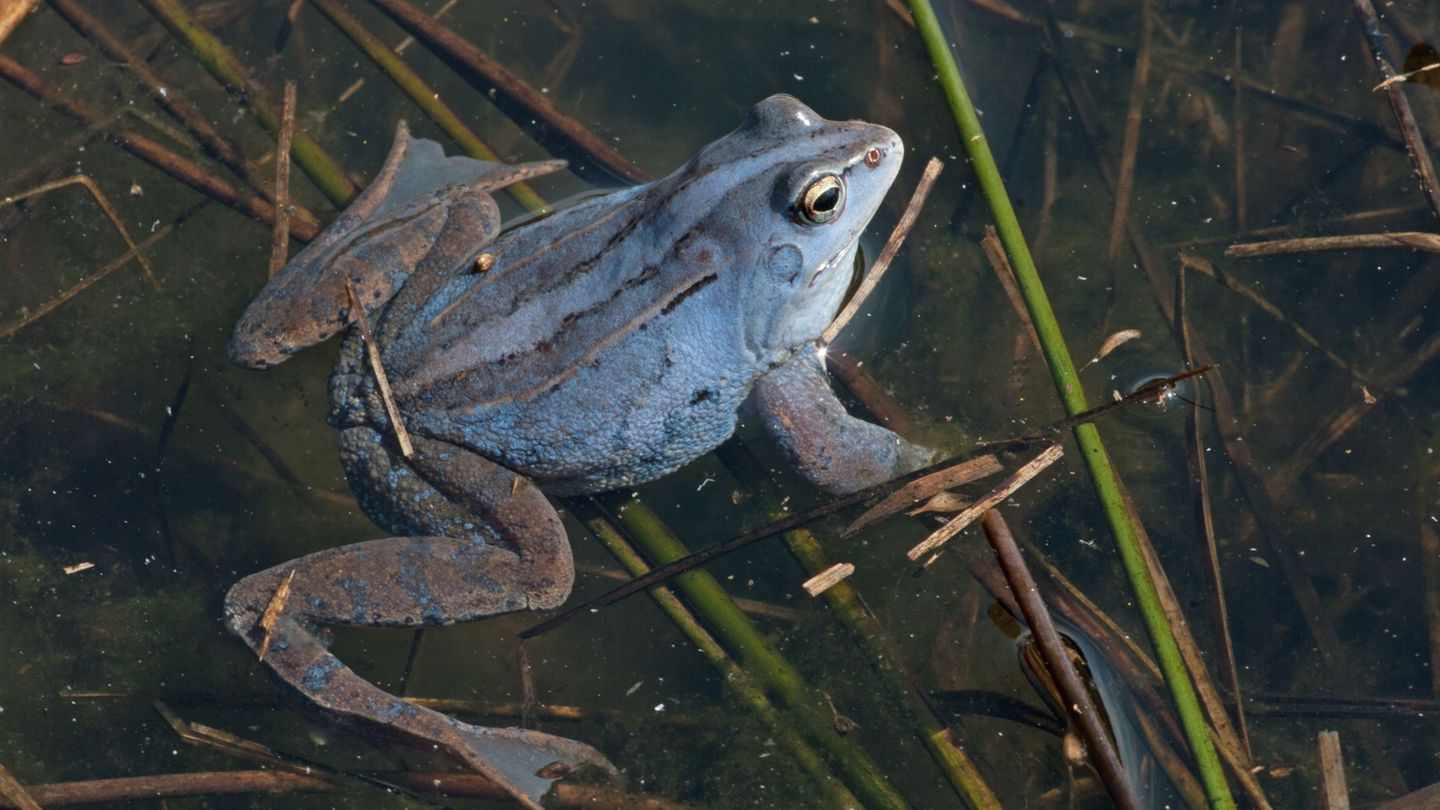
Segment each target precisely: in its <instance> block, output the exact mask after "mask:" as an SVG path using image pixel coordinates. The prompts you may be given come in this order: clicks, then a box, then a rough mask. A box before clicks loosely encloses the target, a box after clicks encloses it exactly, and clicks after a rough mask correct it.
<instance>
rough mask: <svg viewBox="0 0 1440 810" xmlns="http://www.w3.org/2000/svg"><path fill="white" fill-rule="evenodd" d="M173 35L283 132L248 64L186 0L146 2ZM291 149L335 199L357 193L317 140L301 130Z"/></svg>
mask: <svg viewBox="0 0 1440 810" xmlns="http://www.w3.org/2000/svg"><path fill="white" fill-rule="evenodd" d="M142 2H143V3H144V4H145V7H146V8H148V9H150V13H151V14H154V15H155V17H156V18H157V19H159V20H160V22H161V23H163V24H164V25H165V27H166V28H168V29H169V30H170V33H171V34H173V35H174V36H176V37H178V38H179V39H180V40H181V41H183V42H184V43H185V44H186V45H187V46H188V47H189V48H190V50H191V52H192V53H194V54H195V58H196V59H198V60H200V64H201V65H203V66H204V67H205V70H207V71H209V73H210V75H211V76H214V77H215V79H216V80H217V81H219V82H220V83H221V84H222V85H224V86H225V88H226V89H227V90H229V91H230V92H231V93H234V94H236V95H238V96H240V97H241V98H243V99H244V100H245V103H246V104H247V105H248V106H249V107H250V110H251V111H252V112H253V113H254V114H255V118H256V120H258V121H259V122H260V125H261V126H263V127H264V128H265V129H266V130H267V131H269V132H270V134H271V135H273V136H278V135H279V133H280V113H279V110H278V109H277V108H276V106H275V104H274V102H272V101H271V100H270V97H269V96H268V95H267V94H266V93H265V91H264V90H262V89H261V88H260V86H259V85H258V84H256V83H255V81H254V80H253V79H251V78H250V74H249V73H248V72H247V71H246V70H245V66H244V65H242V64H241V63H240V60H238V59H236V58H235V55H234V54H232V53H230V50H229V49H228V48H226V47H225V44H224V43H223V42H221V41H220V40H219V39H217V38H216V37H215V35H214V34H212V33H210V32H209V31H208V30H207V29H206V28H205V26H203V25H201V24H200V21H199V20H196V19H195V18H194V16H192V15H191V14H190V12H189V10H187V9H186V8H185V6H184V5H183V4H182V3H181V2H180V0H142ZM290 153H291V155H293V156H294V158H295V162H296V163H298V164H299V165H300V169H301V170H302V171H304V172H305V174H306V175H308V176H309V177H310V179H311V180H313V181H315V185H316V186H317V187H319V189H320V191H321V193H323V194H324V195H325V196H326V197H327V198H329V200H330V202H332V203H334V204H335V206H336V207H344V206H345V205H347V204H348V203H349V202H350V200H352V199H353V198H354V197H355V194H356V191H357V189H356V188H355V184H354V183H352V182H350V178H349V177H347V176H346V174H345V170H344V168H342V167H341V165H340V163H339V162H338V161H336V160H335V158H333V157H331V156H330V153H329V152H326V151H325V148H324V147H322V146H321V145H320V144H319V143H317V142H316V141H315V139H314V138H312V137H310V135H309V134H308V133H306V132H304V131H302V130H299V129H296V130H295V139H294V140H293V141H292V142H291V145H290Z"/></svg>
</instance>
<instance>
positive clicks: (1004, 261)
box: [980, 223, 1040, 351]
mask: <svg viewBox="0 0 1440 810" xmlns="http://www.w3.org/2000/svg"><path fill="white" fill-rule="evenodd" d="M980 249H981V250H983V251H984V252H985V258H986V259H987V260H989V262H990V269H991V270H993V271H995V278H996V279H997V280H998V281H999V282H1000V288H1001V289H1003V290H1004V291H1005V298H1006V300H1008V301H1009V302H1010V308H1011V309H1012V310H1014V311H1015V315H1016V317H1018V318H1019V319H1020V323H1022V324H1024V326H1025V333H1026V334H1028V335H1029V336H1030V342H1031V343H1032V344H1034V346H1035V349H1036V350H1037V351H1038V350H1039V349H1040V336H1039V335H1037V334H1035V324H1034V323H1033V322H1031V320H1030V310H1028V309H1026V308H1025V301H1024V299H1022V298H1021V297H1020V288H1019V287H1018V286H1016V284H1015V269H1014V268H1012V267H1011V266H1010V259H1009V258H1008V257H1007V256H1006V255H1005V248H1004V246H1002V245H1001V244H1000V237H999V236H997V235H996V234H995V226H994V225H991V224H988V223H987V224H986V225H985V236H984V238H982V239H981V240H980Z"/></svg>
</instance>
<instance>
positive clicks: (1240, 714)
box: [1175, 265, 1253, 759]
mask: <svg viewBox="0 0 1440 810" xmlns="http://www.w3.org/2000/svg"><path fill="white" fill-rule="evenodd" d="M1185 293H1186V287H1185V268H1184V266H1183V265H1182V266H1181V268H1180V271H1179V273H1178V274H1177V275H1176V278H1175V337H1176V342H1177V343H1179V344H1180V358H1181V362H1183V363H1184V364H1185V365H1187V366H1188V365H1190V364H1191V363H1194V362H1195V349H1194V344H1193V341H1192V340H1191V335H1190V322H1189V308H1188V301H1187V298H1186V294H1185ZM1200 420H1201V412H1200V409H1199V408H1190V409H1188V412H1187V413H1186V416H1185V451H1186V461H1187V466H1188V467H1189V469H1190V482H1191V485H1192V487H1193V488H1194V503H1195V517H1196V521H1197V523H1198V524H1199V525H1200V530H1201V539H1202V540H1203V542H1202V543H1201V546H1200V550H1201V558H1202V559H1203V560H1204V562H1205V566H1204V568H1205V576H1206V579H1207V580H1208V584H1209V586H1210V588H1209V590H1210V593H1209V600H1208V601H1209V604H1210V613H1211V615H1212V617H1213V618H1214V621H1215V634H1216V640H1217V641H1218V644H1217V647H1218V648H1219V650H1220V665H1221V667H1222V670H1223V671H1224V673H1225V679H1226V681H1227V684H1228V686H1229V687H1230V698H1231V701H1232V705H1233V707H1234V710H1235V726H1236V730H1237V733H1238V735H1239V742H1240V744H1241V745H1242V746H1243V749H1244V751H1243V752H1244V755H1245V758H1246V759H1252V758H1253V754H1252V753H1251V750H1250V731H1249V729H1248V727H1247V726H1246V724H1245V710H1244V705H1245V703H1244V700H1243V699H1242V697H1241V691H1240V673H1239V669H1238V668H1237V666H1236V664H1235V647H1234V643H1233V642H1232V640H1231V634H1230V610H1229V608H1228V607H1227V606H1226V601H1225V580H1224V577H1223V576H1222V575H1221V568H1220V544H1219V541H1218V540H1216V537H1215V518H1214V515H1213V513H1212V511H1211V508H1210V473H1209V468H1208V466H1207V465H1206V463H1205V446H1204V429H1203V427H1202V425H1201V421H1200Z"/></svg>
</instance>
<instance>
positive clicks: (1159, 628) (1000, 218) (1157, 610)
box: [909, 0, 1235, 810]
mask: <svg viewBox="0 0 1440 810" xmlns="http://www.w3.org/2000/svg"><path fill="white" fill-rule="evenodd" d="M909 2H910V11H911V13H912V14H913V15H914V17H915V23H916V27H917V28H918V29H919V31H920V36H921V38H922V39H923V40H924V41H925V46H926V48H927V50H929V52H930V58H931V61H932V62H933V63H934V65H935V67H936V71H937V73H938V74H939V81H940V84H941V86H942V88H943V89H944V92H945V96H946V99H947V100H948V101H949V102H950V108H951V111H952V112H953V113H954V115H955V123H956V125H957V126H958V127H959V130H960V140H961V142H962V143H963V144H964V146H965V150H966V152H967V154H968V155H969V156H970V160H971V163H972V164H973V165H974V167H975V173H976V175H977V178H978V180H979V183H980V188H981V190H982V192H983V193H984V195H985V200H986V202H987V203H988V204H989V206H990V210H991V213H992V214H993V216H994V219H995V224H996V227H997V229H998V230H999V233H1000V240H1001V242H1002V244H1004V246H1005V252H1006V254H1007V255H1009V257H1010V263H1011V264H1012V265H1013V266H1014V268H1015V276H1016V280H1017V281H1018V282H1019V284H1020V289H1021V294H1022V296H1023V297H1024V299H1025V306H1026V308H1027V309H1028V310H1029V311H1030V318H1031V320H1032V321H1033V322H1034V324H1035V331H1036V334H1037V335H1039V337H1040V343H1041V348H1042V351H1043V353H1044V356H1045V362H1046V365H1047V366H1049V368H1050V374H1051V377H1052V378H1053V379H1054V382H1055V388H1056V390H1057V391H1058V392H1059V395H1060V400H1061V402H1062V403H1063V404H1064V406H1065V410H1066V412H1067V413H1069V414H1071V415H1073V414H1077V413H1081V412H1082V411H1084V410H1086V407H1087V406H1086V403H1085V394H1084V391H1083V389H1082V388H1081V387H1080V380H1079V377H1078V376H1077V375H1076V372H1075V365H1074V362H1073V361H1072V360H1071V359H1070V352H1069V350H1068V349H1067V348H1066V346H1065V340H1064V337H1063V335H1062V334H1061V332H1060V325H1059V323H1058V322H1057V321H1056V320H1055V313H1054V310H1053V309H1051V307H1050V301H1049V299H1048V298H1047V297H1046V294H1045V288H1044V286H1043V284H1042V283H1041V281H1040V274H1039V272H1038V271H1037V270H1036V268H1035V262H1034V260H1033V259H1032V258H1031V256H1030V250H1029V248H1028V247H1027V245H1026V244H1025V238H1024V236H1023V235H1022V234H1021V231H1020V223H1019V221H1018V220H1017V219H1016V217H1015V210H1014V208H1013V207H1012V206H1011V204H1010V199H1009V196H1008V194H1007V193H1006V191H1005V185H1004V182H1003V181H1002V180H1001V178H1000V171H999V168H998V167H997V166H996V165H995V159H994V157H993V156H992V155H991V154H990V147H989V145H988V143H987V142H986V140H985V133H984V131H983V130H982V129H981V127H980V120H979V118H978V116H977V115H976V113H975V109H974V107H973V105H972V104H971V103H970V97H969V94H968V93H967V92H966V90H965V85H964V82H963V80H962V79H961V78H960V69H959V67H958V66H957V65H956V64H955V57H954V54H952V53H951V51H950V46H949V44H948V43H947V42H946V40H945V35H944V32H942V31H941V29H940V22H939V20H937V19H936V17H935V11H934V9H933V8H931V6H930V3H929V1H928V0H909ZM1074 434H1075V441H1076V443H1077V444H1078V445H1079V446H1080V451H1081V455H1082V456H1083V457H1084V459H1085V465H1086V467H1087V469H1088V470H1089V472H1090V478H1091V481H1092V483H1093V484H1094V486H1095V490H1096V494H1097V495H1098V496H1099V497H1100V501H1101V504H1102V505H1103V506H1104V508H1105V515H1106V518H1107V519H1108V521H1109V523H1110V530H1111V532H1112V533H1113V534H1114V536H1115V542H1116V546H1117V548H1118V550H1119V552H1120V559H1121V562H1122V563H1123V564H1124V566H1125V572H1126V575H1127V576H1128V577H1129V579H1130V586H1131V588H1132V589H1133V590H1134V592H1135V599H1136V602H1137V603H1138V605H1139V607H1140V611H1141V614H1142V615H1143V617H1144V619H1145V627H1146V630H1147V631H1148V632H1149V635H1150V642H1151V644H1152V645H1153V646H1154V647H1155V654H1156V658H1157V659H1158V661H1159V664H1160V669H1161V671H1162V672H1163V673H1164V675H1165V682H1166V684H1167V685H1168V686H1169V688H1170V694H1171V699H1172V700H1174V701H1175V709H1176V712H1177V713H1178V714H1179V716H1180V722H1181V725H1182V726H1183V728H1184V731H1185V737H1186V741H1187V742H1188V743H1189V744H1190V750H1191V752H1192V753H1193V754H1194V756H1195V760H1196V764H1197V766H1198V768H1199V771H1200V777H1201V782H1202V783H1203V784H1204V786H1205V793H1206V796H1207V797H1208V799H1209V801H1210V806H1211V807H1213V808H1216V810H1221V809H1222V808H1223V809H1225V810H1229V808H1233V807H1234V806H1235V800H1234V798H1233V797H1232V796H1231V795H1230V786H1229V785H1228V784H1226V782H1225V775H1224V772H1223V771H1222V770H1221V767H1220V759H1219V757H1218V756H1217V755H1216V753H1215V747H1214V745H1213V744H1212V743H1211V740H1210V734H1209V729H1208V728H1207V727H1206V724H1205V718H1204V715H1203V714H1202V712H1201V710H1200V705H1199V702H1198V701H1197V700H1196V697H1195V689H1194V687H1193V686H1192V685H1191V683H1190V677H1189V674H1188V673H1187V672H1186V670H1185V665H1184V661H1183V660H1182V659H1181V657H1180V650H1179V647H1178V646H1177V645H1176V643H1175V636H1174V633H1173V632H1172V631H1171V628H1170V626H1169V624H1168V623H1167V622H1166V620H1165V614H1164V612H1163V611H1162V610H1161V607H1160V599H1159V596H1158V594H1157V593H1156V590H1155V584H1154V582H1152V581H1151V579H1150V575H1149V571H1148V570H1147V568H1146V565H1145V559H1144V556H1143V555H1142V554H1141V552H1140V548H1139V546H1138V544H1137V542H1136V537H1135V527H1134V526H1133V525H1132V523H1131V520H1132V516H1131V515H1130V513H1129V512H1128V510H1127V509H1126V508H1125V500H1124V497H1123V496H1122V495H1121V491H1120V482H1119V478H1118V476H1117V474H1116V472H1115V469H1114V468H1113V467H1112V466H1111V464H1110V458H1109V456H1108V455H1107V454H1106V452H1105V446H1104V444H1102V443H1101V441H1100V431H1099V430H1098V429H1097V428H1096V427H1095V426H1094V425H1093V424H1088V423H1087V424H1082V425H1077V426H1076V427H1075V429H1074Z"/></svg>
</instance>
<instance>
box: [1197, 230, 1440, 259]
mask: <svg viewBox="0 0 1440 810" xmlns="http://www.w3.org/2000/svg"><path fill="white" fill-rule="evenodd" d="M1363 248H1410V249H1411V250H1423V251H1426V252H1428V253H1440V234H1434V233H1425V232H1423V231H1396V232H1394V233H1353V234H1347V235H1345V236H1311V237H1304V238H1298V239H1274V240H1271V241H1268V242H1241V243H1239V244H1234V245H1230V246H1229V247H1227V248H1225V255H1226V256H1228V257H1230V258H1235V259H1253V258H1255V257H1256V256H1279V255H1282V254H1285V253H1306V252H1309V251H1316V250H1360V249H1363Z"/></svg>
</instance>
